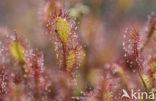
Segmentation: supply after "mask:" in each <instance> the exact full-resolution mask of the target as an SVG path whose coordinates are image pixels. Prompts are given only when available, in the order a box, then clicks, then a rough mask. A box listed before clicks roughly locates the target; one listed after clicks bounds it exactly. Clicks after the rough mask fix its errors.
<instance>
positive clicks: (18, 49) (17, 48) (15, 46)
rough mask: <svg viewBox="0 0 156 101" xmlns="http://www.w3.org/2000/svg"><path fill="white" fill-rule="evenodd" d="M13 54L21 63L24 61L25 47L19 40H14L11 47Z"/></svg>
mask: <svg viewBox="0 0 156 101" xmlns="http://www.w3.org/2000/svg"><path fill="white" fill-rule="evenodd" d="M9 50H10V53H11V55H12V56H13V57H14V58H15V59H16V60H17V61H19V62H20V63H24V53H23V52H24V49H23V47H22V45H21V44H20V43H19V42H18V41H17V40H15V41H12V42H11V44H10V47H9Z"/></svg>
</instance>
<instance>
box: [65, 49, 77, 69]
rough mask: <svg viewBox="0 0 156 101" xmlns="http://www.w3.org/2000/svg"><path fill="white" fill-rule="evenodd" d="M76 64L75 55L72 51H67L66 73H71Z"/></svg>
mask: <svg viewBox="0 0 156 101" xmlns="http://www.w3.org/2000/svg"><path fill="white" fill-rule="evenodd" d="M75 62H76V53H75V51H74V50H71V51H69V54H68V56H67V71H71V70H72V69H73V66H74V64H75Z"/></svg>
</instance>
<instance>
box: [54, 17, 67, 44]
mask: <svg viewBox="0 0 156 101" xmlns="http://www.w3.org/2000/svg"><path fill="white" fill-rule="evenodd" d="M55 27H56V32H57V34H58V36H59V38H60V40H61V41H62V43H67V42H68V37H69V23H68V21H67V20H66V19H64V18H61V17H57V19H56V24H55Z"/></svg>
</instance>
